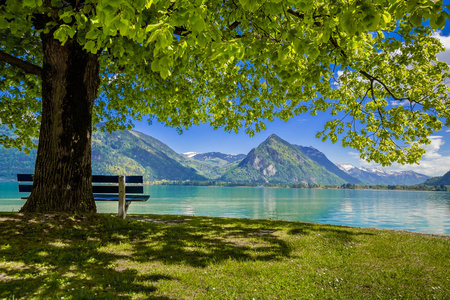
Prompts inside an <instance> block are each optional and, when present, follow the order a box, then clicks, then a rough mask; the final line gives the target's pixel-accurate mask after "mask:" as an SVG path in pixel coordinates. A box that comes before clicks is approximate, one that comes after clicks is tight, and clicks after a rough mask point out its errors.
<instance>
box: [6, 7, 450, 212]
mask: <svg viewBox="0 0 450 300" xmlns="http://www.w3.org/2000/svg"><path fill="white" fill-rule="evenodd" d="M447 18H448V13H447V12H446V8H445V7H444V6H443V5H442V1H432V0H421V1H419V2H417V1H409V0H407V1H405V0H389V1H388V0H372V1H368V0H358V1H353V0H350V1H343V0H335V1H320V0H316V1H308V0H302V1H297V0H271V1H262V0H251V1H250V0H231V1H230V0H225V1H224V0H220V1H219V0H209V1H208V0H195V1H191V0H177V1H174V0H23V1H17V0H0V37H1V40H2V43H1V44H0V65H1V73H0V76H1V77H0V78H1V84H0V86H1V90H2V91H3V92H2V94H1V102H0V103H1V106H0V119H1V123H2V124H7V125H8V126H9V127H10V128H11V129H13V130H14V131H15V137H8V136H1V137H0V139H1V142H2V143H3V144H4V146H6V147H11V146H14V147H17V148H20V149H24V150H25V151H26V150H27V149H30V147H33V137H36V136H37V135H38V134H39V143H38V145H39V146H38V154H37V160H36V169H35V179H34V188H33V192H32V193H31V195H30V198H29V199H28V200H27V202H26V203H25V205H24V207H23V208H22V211H68V212H75V211H76V212H89V211H95V203H94V201H93V197H92V190H91V162H90V147H91V133H92V121H93V122H94V123H98V122H103V124H104V125H103V129H105V130H108V131H111V130H115V129H124V128H128V127H130V126H131V121H130V119H137V120H141V119H142V118H148V119H149V122H151V121H152V120H157V121H158V122H162V123H165V124H167V125H168V126H173V127H177V128H178V129H179V130H180V131H182V130H183V129H184V128H188V127H189V126H192V125H194V124H199V123H210V124H211V126H213V127H214V128H216V129H217V128H224V129H225V130H228V131H237V130H239V129H240V128H242V127H244V128H246V132H247V133H248V134H250V135H252V134H253V133H254V132H255V131H260V130H264V128H265V126H264V122H266V121H271V120H273V119H274V118H281V119H283V120H288V119H289V118H291V117H293V116H294V115H298V114H301V113H306V112H308V111H309V113H310V114H312V115H315V114H316V113H317V112H320V111H329V112H331V114H332V115H335V116H336V117H335V119H334V120H330V121H329V122H327V123H326V125H325V128H324V131H323V132H321V133H318V135H317V136H318V137H320V138H323V139H326V138H328V137H329V138H331V140H332V141H333V142H336V141H337V140H338V139H341V140H342V144H343V145H344V146H352V147H354V148H356V149H357V150H359V151H360V152H361V157H362V158H365V159H367V160H369V161H377V162H380V163H382V164H384V165H386V164H389V163H391V162H394V161H397V162H400V163H415V162H418V161H419V159H420V158H421V156H422V154H423V153H424V150H423V149H421V148H420V145H421V144H427V143H429V142H430V141H429V140H428V138H427V136H429V135H430V134H431V133H432V132H434V131H436V130H439V129H440V128H441V126H442V124H443V123H445V124H446V125H447V126H448V125H450V118H449V114H450V113H449V109H448V105H449V100H448V89H449V88H448V86H447V85H446V84H445V80H446V79H448V78H449V73H448V65H447V64H445V63H442V62H439V61H437V59H436V53H439V52H440V51H442V50H443V47H442V45H441V44H440V43H439V41H438V40H437V39H435V38H433V37H432V29H438V28H442V27H443V26H444V25H445V22H446V20H447ZM426 22H429V24H430V25H429V26H428V25H424V24H428V23H426ZM430 27H431V28H430Z"/></svg>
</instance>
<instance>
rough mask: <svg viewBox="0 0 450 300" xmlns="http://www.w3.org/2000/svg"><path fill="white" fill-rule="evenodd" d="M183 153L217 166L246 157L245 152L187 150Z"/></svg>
mask: <svg viewBox="0 0 450 300" xmlns="http://www.w3.org/2000/svg"><path fill="white" fill-rule="evenodd" d="M183 155H184V156H186V157H189V158H193V159H195V160H199V161H203V162H207V163H210V164H212V165H217V166H226V165H229V164H232V163H235V162H240V161H241V160H243V159H244V158H245V157H246V155H245V154H224V153H220V152H208V153H197V152H187V153H183Z"/></svg>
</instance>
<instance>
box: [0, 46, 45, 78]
mask: <svg viewBox="0 0 450 300" xmlns="http://www.w3.org/2000/svg"><path fill="white" fill-rule="evenodd" d="M0 61H3V62H5V63H7V64H10V65H11V66H14V67H17V68H19V69H22V70H23V71H25V72H26V73H28V74H32V75H36V76H39V77H41V76H42V68H41V67H39V66H36V65H34V64H32V63H29V62H27V61H23V60H21V59H19V58H17V57H14V56H12V55H9V54H8V53H5V52H3V51H0Z"/></svg>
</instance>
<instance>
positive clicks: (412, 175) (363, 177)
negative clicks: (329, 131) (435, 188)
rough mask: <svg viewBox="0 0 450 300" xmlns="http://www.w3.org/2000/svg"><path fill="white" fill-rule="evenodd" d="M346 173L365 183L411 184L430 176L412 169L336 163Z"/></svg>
mask: <svg viewBox="0 0 450 300" xmlns="http://www.w3.org/2000/svg"><path fill="white" fill-rule="evenodd" d="M336 165H337V166H338V167H339V168H340V169H341V170H343V171H344V172H346V173H347V174H349V175H351V176H353V177H355V178H357V179H359V180H360V181H361V182H363V183H365V184H373V185H376V184H380V185H413V184H419V183H422V182H424V181H425V180H426V179H428V178H430V176H427V175H424V174H420V173H416V172H413V171H402V172H393V171H385V170H382V169H378V168H358V167H355V166H353V165H350V164H336Z"/></svg>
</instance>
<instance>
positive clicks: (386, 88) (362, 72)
mask: <svg viewBox="0 0 450 300" xmlns="http://www.w3.org/2000/svg"><path fill="white" fill-rule="evenodd" d="M359 73H361V74H362V75H364V76H365V77H366V78H367V79H369V80H370V82H372V83H373V82H374V81H376V82H378V83H379V84H381V85H382V86H383V87H384V89H385V90H386V92H388V93H389V95H391V97H392V98H394V100H397V101H403V100H409V101H411V99H410V98H408V97H404V98H398V97H396V96H395V95H394V93H392V91H391V90H390V89H389V87H388V86H387V85H386V84H384V82H382V81H381V80H380V79H378V78H377V77H374V76H372V75H370V74H369V73H367V72H365V71H359ZM414 102H416V101H414Z"/></svg>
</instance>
